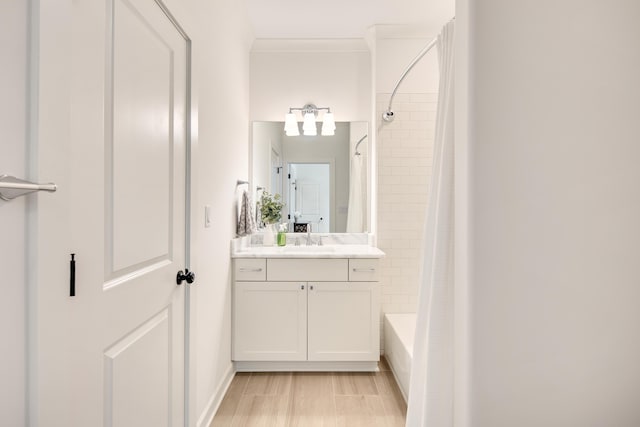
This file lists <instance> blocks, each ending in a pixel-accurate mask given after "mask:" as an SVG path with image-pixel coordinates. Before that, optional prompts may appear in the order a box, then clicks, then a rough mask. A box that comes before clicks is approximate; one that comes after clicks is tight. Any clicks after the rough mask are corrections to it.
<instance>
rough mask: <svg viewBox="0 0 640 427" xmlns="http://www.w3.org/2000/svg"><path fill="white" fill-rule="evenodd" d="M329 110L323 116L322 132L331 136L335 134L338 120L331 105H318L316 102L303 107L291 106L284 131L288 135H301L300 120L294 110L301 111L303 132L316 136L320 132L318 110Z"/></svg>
mask: <svg viewBox="0 0 640 427" xmlns="http://www.w3.org/2000/svg"><path fill="white" fill-rule="evenodd" d="M320 110H327V111H326V113H324V115H323V116H322V130H321V131H320V134H321V135H323V136H330V135H334V134H335V130H336V122H335V119H334V118H333V113H332V112H331V109H330V108H329V107H316V106H315V105H314V104H306V105H305V106H304V107H302V108H295V107H293V108H289V113H288V114H287V115H286V117H285V121H284V131H285V133H286V134H287V136H298V135H300V129H299V128H298V120H297V118H296V115H295V113H294V111H300V113H301V114H302V118H303V122H302V134H303V135H307V136H315V135H317V134H318V128H317V126H316V117H317V116H318V111H320Z"/></svg>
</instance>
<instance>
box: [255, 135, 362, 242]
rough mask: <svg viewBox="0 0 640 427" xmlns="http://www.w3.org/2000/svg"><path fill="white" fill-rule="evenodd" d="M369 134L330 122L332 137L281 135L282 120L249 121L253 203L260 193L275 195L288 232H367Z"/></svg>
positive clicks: (257, 200) (258, 198)
mask: <svg viewBox="0 0 640 427" xmlns="http://www.w3.org/2000/svg"><path fill="white" fill-rule="evenodd" d="M318 127H320V123H318ZM369 133H370V132H369V124H368V123H367V122H336V130H335V135H332V136H321V135H320V132H318V135H317V136H304V135H300V136H286V135H285V133H284V122H254V123H253V129H252V141H251V144H250V156H249V157H250V162H251V163H250V170H251V176H250V181H251V186H252V189H251V190H252V194H253V199H254V201H256V202H259V200H260V196H261V193H262V191H268V192H269V193H271V194H280V195H281V196H282V199H283V200H284V203H285V207H284V209H283V212H282V221H283V222H288V223H289V231H291V232H293V231H306V227H307V224H309V225H310V227H311V231H312V232H314V233H315V232H319V233H345V232H348V233H361V232H367V231H369V230H370V227H369V223H370V209H369V201H370V200H371V197H370V194H371V192H370V191H371V190H370V168H369V138H368V136H367V137H365V136H366V135H369ZM358 143H359V144H358ZM356 145H357V152H358V153H359V154H356Z"/></svg>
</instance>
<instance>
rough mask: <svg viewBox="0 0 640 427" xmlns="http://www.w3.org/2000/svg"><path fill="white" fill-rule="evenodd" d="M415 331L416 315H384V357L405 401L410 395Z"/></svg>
mask: <svg viewBox="0 0 640 427" xmlns="http://www.w3.org/2000/svg"><path fill="white" fill-rule="evenodd" d="M415 331H416V314H415V313H402V314H391V313H387V314H385V315H384V355H385V357H386V359H387V362H389V366H390V367H391V370H392V371H393V375H394V376H395V377H396V381H397V382H398V385H399V386H400V390H401V391H402V394H403V396H404V400H405V401H406V400H407V396H408V394H409V376H410V374H411V358H412V356H413V336H414V334H415Z"/></svg>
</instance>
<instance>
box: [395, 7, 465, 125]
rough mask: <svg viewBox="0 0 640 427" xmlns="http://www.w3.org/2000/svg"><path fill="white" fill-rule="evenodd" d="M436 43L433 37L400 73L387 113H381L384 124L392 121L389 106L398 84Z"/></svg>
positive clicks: (436, 39) (436, 40)
mask: <svg viewBox="0 0 640 427" xmlns="http://www.w3.org/2000/svg"><path fill="white" fill-rule="evenodd" d="M455 19H456V18H455V16H454V17H453V18H452V19H451V21H454V20H455ZM437 43H438V37H435V38H434V39H433V40H431V41H430V42H429V43H428V44H427V45H426V46H425V47H424V48H423V49H422V50H421V51H420V53H418V55H417V56H416V57H415V58H413V61H411V64H409V66H408V67H407V68H406V70H404V73H402V76H401V77H400V80H398V83H396V87H395V88H393V92H391V98H389V106H388V107H387V111H385V112H384V113H382V120H384V121H385V122H392V121H393V119H394V117H393V111H392V110H391V104H393V98H394V97H395V96H396V92H397V91H398V88H399V87H400V83H402V81H403V80H404V78H405V77H407V74H409V71H411V70H412V69H413V67H415V65H416V64H417V63H418V61H420V60H421V59H422V57H423V56H425V55H426V54H427V52H429V51H430V50H431V49H432V48H433V47H434V46H435V45H436V44H437Z"/></svg>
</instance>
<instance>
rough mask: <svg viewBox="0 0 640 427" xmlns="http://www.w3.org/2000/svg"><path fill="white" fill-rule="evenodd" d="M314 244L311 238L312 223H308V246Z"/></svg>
mask: <svg viewBox="0 0 640 427" xmlns="http://www.w3.org/2000/svg"><path fill="white" fill-rule="evenodd" d="M311 245H313V240H312V239H311V223H310V222H308V223H307V246H311Z"/></svg>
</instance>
